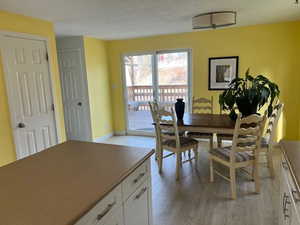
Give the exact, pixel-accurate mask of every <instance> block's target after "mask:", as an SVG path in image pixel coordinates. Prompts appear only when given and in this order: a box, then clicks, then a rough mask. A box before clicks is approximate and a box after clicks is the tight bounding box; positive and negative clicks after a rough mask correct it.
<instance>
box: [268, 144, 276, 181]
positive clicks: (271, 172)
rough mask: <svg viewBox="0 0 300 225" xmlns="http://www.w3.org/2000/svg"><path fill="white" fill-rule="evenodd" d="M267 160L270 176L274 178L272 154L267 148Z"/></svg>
mask: <svg viewBox="0 0 300 225" xmlns="http://www.w3.org/2000/svg"><path fill="white" fill-rule="evenodd" d="M267 160H268V167H269V171H270V175H271V178H274V177H275V173H274V164H273V155H272V152H271V151H270V150H268V152H267Z"/></svg>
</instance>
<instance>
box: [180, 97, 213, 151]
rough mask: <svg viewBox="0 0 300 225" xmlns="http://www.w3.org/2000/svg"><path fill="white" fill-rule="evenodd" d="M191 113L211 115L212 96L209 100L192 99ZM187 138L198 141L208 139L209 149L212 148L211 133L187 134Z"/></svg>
mask: <svg viewBox="0 0 300 225" xmlns="http://www.w3.org/2000/svg"><path fill="white" fill-rule="evenodd" d="M192 113H195V114H213V96H212V97H211V99H207V98H195V97H193V101H192ZM186 135H187V137H189V138H199V139H208V140H209V142H210V143H209V145H210V149H212V148H213V142H214V140H213V138H214V135H213V134H212V133H203V132H191V131H190V132H187V133H186Z"/></svg>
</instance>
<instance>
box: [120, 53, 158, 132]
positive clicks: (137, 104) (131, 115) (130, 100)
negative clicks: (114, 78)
mask: <svg viewBox="0 0 300 225" xmlns="http://www.w3.org/2000/svg"><path fill="white" fill-rule="evenodd" d="M123 63H124V70H125V80H126V94H127V105H126V107H127V131H128V132H130V131H137V132H146V133H148V132H149V133H150V132H153V131H154V129H153V125H152V117H151V113H150V109H149V106H148V102H149V101H153V99H154V98H153V97H154V94H153V93H154V85H153V55H151V54H146V55H134V56H125V57H124V62H123Z"/></svg>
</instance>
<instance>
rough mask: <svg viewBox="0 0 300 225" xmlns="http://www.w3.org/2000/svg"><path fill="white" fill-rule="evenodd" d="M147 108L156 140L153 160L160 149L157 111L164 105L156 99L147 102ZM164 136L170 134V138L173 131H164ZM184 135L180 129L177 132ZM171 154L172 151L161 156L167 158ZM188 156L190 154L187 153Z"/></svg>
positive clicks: (173, 135) (156, 157) (173, 134)
mask: <svg viewBox="0 0 300 225" xmlns="http://www.w3.org/2000/svg"><path fill="white" fill-rule="evenodd" d="M148 105H149V108H150V112H151V116H152V121H153V123H154V131H155V142H156V148H155V160H157V159H158V155H159V151H160V149H161V146H160V145H159V140H158V138H159V133H158V126H157V124H158V120H157V112H158V110H159V109H164V107H162V106H159V105H158V103H157V101H156V100H154V101H153V102H148ZM164 135H165V136H170V138H172V137H175V133H174V132H164ZM183 135H184V131H180V132H179V136H183ZM171 155H174V153H172V154H168V155H165V156H163V158H167V157H169V156H171ZM189 156H190V154H189Z"/></svg>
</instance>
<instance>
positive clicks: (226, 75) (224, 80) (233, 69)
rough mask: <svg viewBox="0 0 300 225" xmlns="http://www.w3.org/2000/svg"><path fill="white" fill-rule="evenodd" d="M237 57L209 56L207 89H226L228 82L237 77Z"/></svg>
mask: <svg viewBox="0 0 300 225" xmlns="http://www.w3.org/2000/svg"><path fill="white" fill-rule="evenodd" d="M238 69H239V57H238V56H228V57H214V58H209V76H208V90H225V89H228V87H229V84H230V82H231V81H232V80H233V79H235V78H237V77H238Z"/></svg>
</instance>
